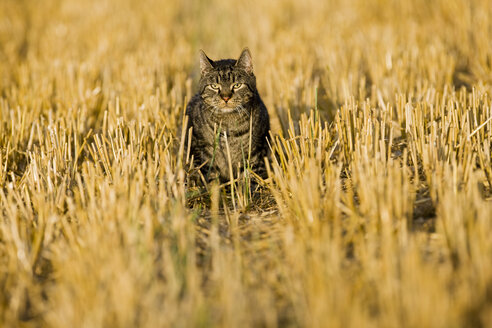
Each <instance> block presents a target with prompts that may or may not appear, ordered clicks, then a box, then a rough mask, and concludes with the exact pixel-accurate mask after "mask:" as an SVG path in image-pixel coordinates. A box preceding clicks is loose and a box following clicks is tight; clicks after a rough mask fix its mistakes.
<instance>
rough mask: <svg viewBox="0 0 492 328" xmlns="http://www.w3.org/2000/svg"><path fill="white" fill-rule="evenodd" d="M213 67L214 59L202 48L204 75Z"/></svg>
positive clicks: (201, 68)
mask: <svg viewBox="0 0 492 328" xmlns="http://www.w3.org/2000/svg"><path fill="white" fill-rule="evenodd" d="M213 68H214V66H213V60H211V59H210V58H208V57H207V55H205V52H203V50H200V71H201V73H202V75H203V74H205V73H206V72H207V71H209V70H211V69H213Z"/></svg>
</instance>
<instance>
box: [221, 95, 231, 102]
mask: <svg viewBox="0 0 492 328" xmlns="http://www.w3.org/2000/svg"><path fill="white" fill-rule="evenodd" d="M222 99H224V101H225V102H227V101H228V100H229V99H231V97H229V96H222Z"/></svg>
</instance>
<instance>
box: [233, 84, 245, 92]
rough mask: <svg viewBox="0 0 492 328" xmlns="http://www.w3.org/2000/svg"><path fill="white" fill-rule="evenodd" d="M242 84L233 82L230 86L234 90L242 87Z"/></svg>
mask: <svg viewBox="0 0 492 328" xmlns="http://www.w3.org/2000/svg"><path fill="white" fill-rule="evenodd" d="M242 86H243V84H242V83H235V84H234V85H233V86H232V88H233V89H234V90H237V89H239V88H240V87H242Z"/></svg>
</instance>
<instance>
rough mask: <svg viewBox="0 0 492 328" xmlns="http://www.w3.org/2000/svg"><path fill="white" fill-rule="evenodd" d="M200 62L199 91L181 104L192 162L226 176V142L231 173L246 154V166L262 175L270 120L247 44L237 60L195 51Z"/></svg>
mask: <svg viewBox="0 0 492 328" xmlns="http://www.w3.org/2000/svg"><path fill="white" fill-rule="evenodd" d="M200 68H201V78H200V83H199V91H198V93H197V94H196V95H195V96H194V97H193V98H192V99H191V100H190V102H189V103H188V105H187V108H186V114H187V115H188V117H189V126H191V127H193V138H192V143H191V151H192V154H193V156H194V159H195V165H196V166H202V169H201V170H202V173H204V176H206V177H208V179H209V180H210V179H213V178H214V177H218V178H219V179H220V181H221V182H224V181H228V180H229V179H230V170H229V161H228V152H227V144H228V146H229V155H230V160H231V164H232V167H233V172H232V173H233V175H234V177H236V176H237V173H238V167H239V170H241V171H242V170H243V169H244V165H245V164H246V163H248V159H249V165H250V167H251V168H252V169H253V170H254V171H255V172H256V173H257V174H259V175H260V176H263V177H265V174H266V170H265V163H264V158H265V157H267V156H268V144H267V135H268V131H269V129H270V121H269V116H268V112H267V109H266V107H265V105H264V104H263V101H262V100H261V98H260V95H259V94H258V91H257V89H256V78H255V76H254V74H253V66H252V63H251V55H250V53H249V50H248V49H244V50H243V52H242V53H241V56H240V57H239V59H238V60H234V59H223V60H218V61H212V60H211V59H209V58H208V57H207V56H206V55H205V53H203V52H200ZM250 126H252V129H251V130H250ZM250 140H251V146H250ZM226 143H227V144H226ZM250 150H251V152H250Z"/></svg>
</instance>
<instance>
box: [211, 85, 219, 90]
mask: <svg viewBox="0 0 492 328" xmlns="http://www.w3.org/2000/svg"><path fill="white" fill-rule="evenodd" d="M210 87H211V88H212V89H214V90H218V89H219V85H218V84H215V83H212V84H210Z"/></svg>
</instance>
